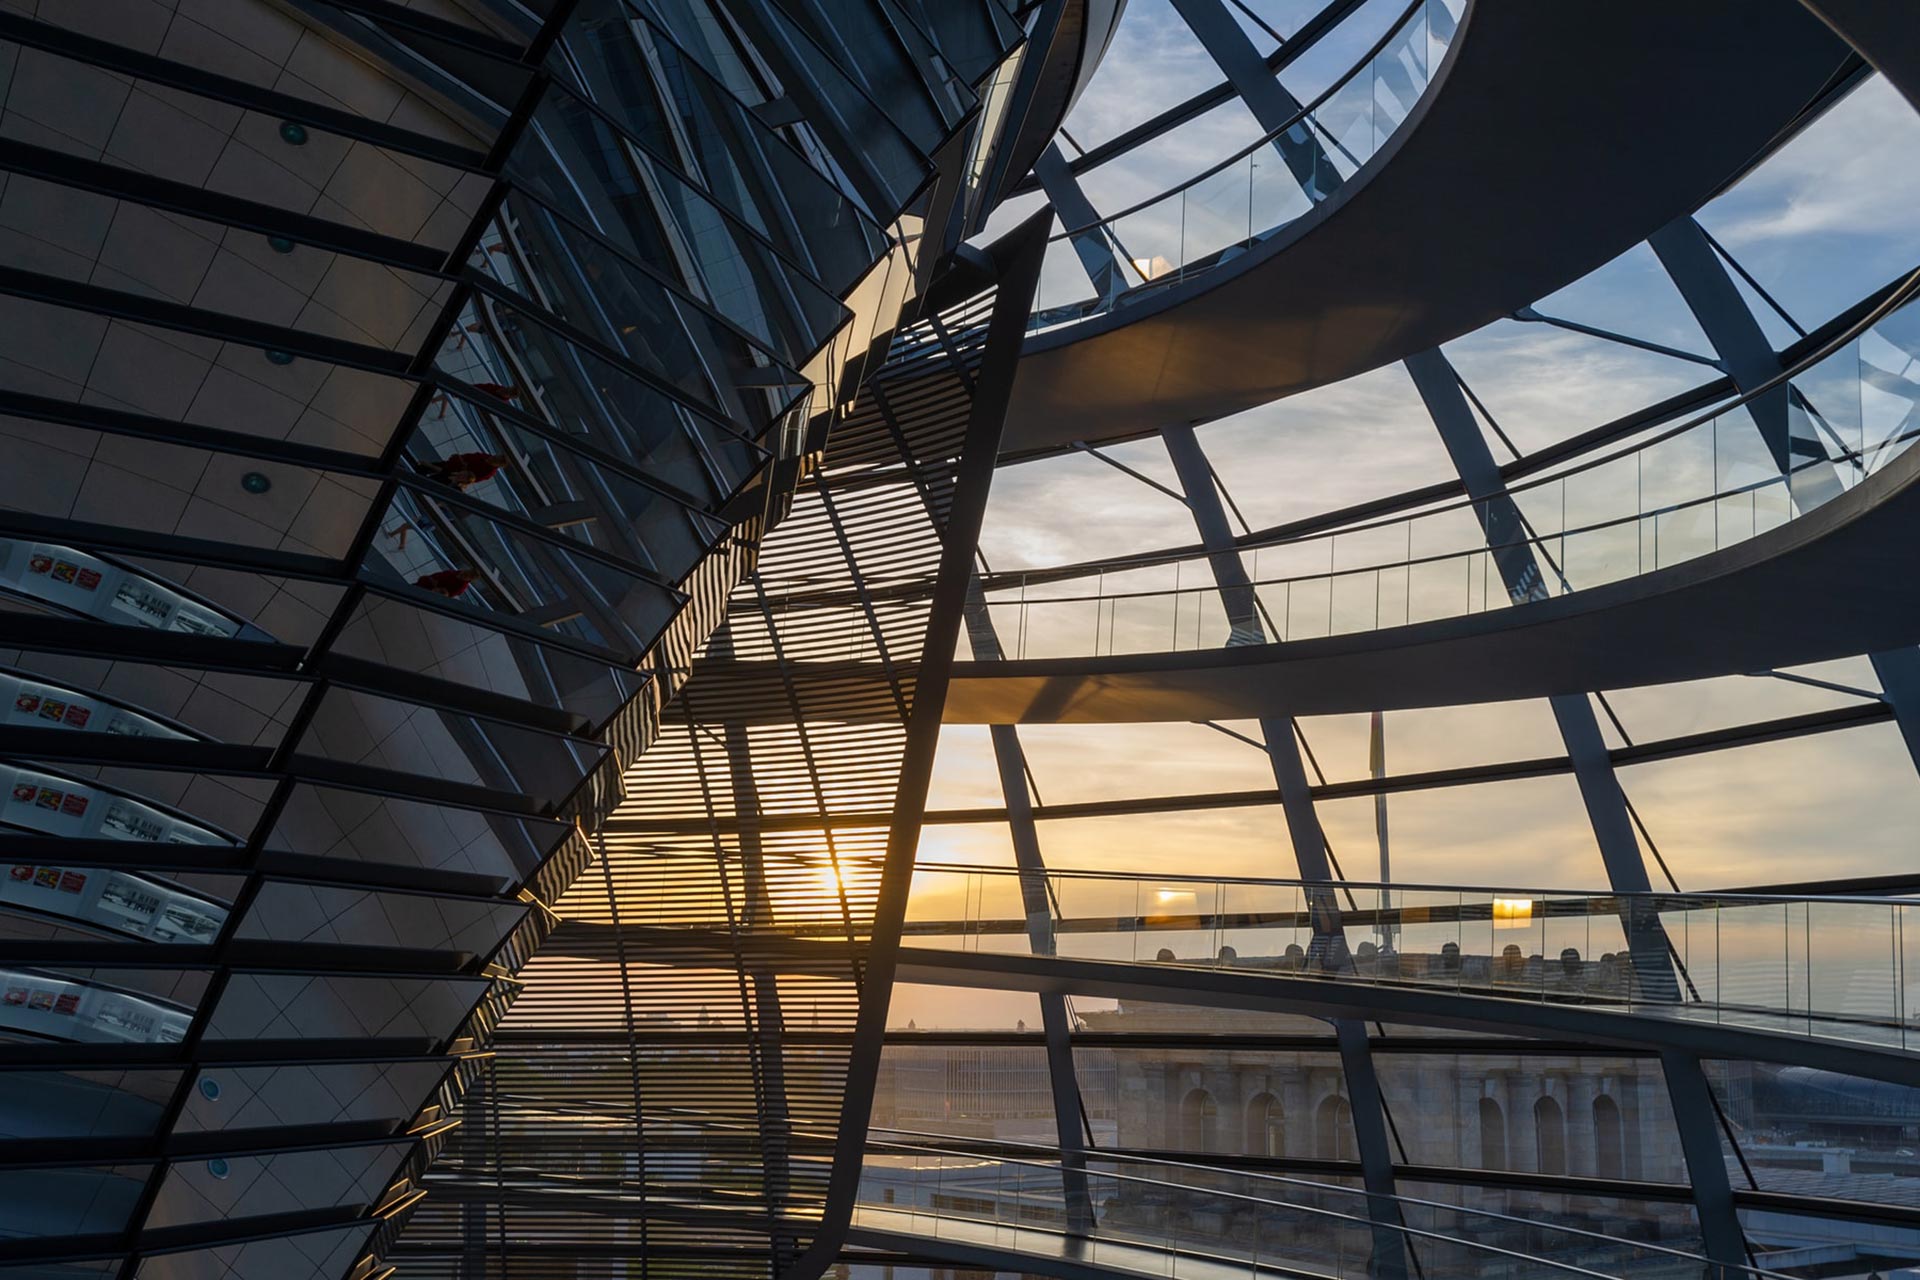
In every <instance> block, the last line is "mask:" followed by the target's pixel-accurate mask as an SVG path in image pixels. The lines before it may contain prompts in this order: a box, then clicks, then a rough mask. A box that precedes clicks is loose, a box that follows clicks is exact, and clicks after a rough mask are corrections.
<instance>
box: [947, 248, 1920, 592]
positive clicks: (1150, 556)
mask: <svg viewBox="0 0 1920 1280" xmlns="http://www.w3.org/2000/svg"><path fill="white" fill-rule="evenodd" d="M1917 297H1920V267H1916V268H1914V269H1913V270H1911V271H1909V272H1908V273H1907V274H1906V275H1905V276H1903V277H1902V278H1901V279H1900V280H1899V281H1898V282H1897V283H1896V284H1895V285H1894V286H1893V287H1892V288H1891V289H1890V290H1889V291H1888V292H1887V294H1886V296H1885V297H1884V298H1882V299H1881V300H1880V301H1879V302H1878V304H1876V305H1875V306H1873V307H1871V308H1869V309H1868V310H1867V311H1865V312H1864V313H1863V314H1862V315H1860V316H1858V317H1856V318H1855V319H1854V321H1853V322H1852V323H1851V324H1848V325H1846V326H1843V327H1842V328H1841V329H1839V330H1838V331H1837V332H1835V333H1834V334H1832V335H1830V336H1829V337H1828V339H1827V340H1826V341H1825V342H1823V343H1821V344H1819V345H1818V346H1816V347H1815V348H1814V349H1813V350H1811V351H1809V352H1806V353H1805V354H1803V355H1802V356H1801V357H1800V359H1798V360H1796V361H1794V362H1793V364H1791V365H1789V366H1787V367H1785V368H1783V369H1781V371H1780V372H1778V373H1776V374H1774V375H1773V376H1772V377H1770V378H1768V379H1767V380H1766V381H1765V382H1763V383H1761V384H1760V385H1759V386H1757V387H1754V388H1753V389H1752V390H1750V391H1746V392H1742V393H1741V394H1739V395H1737V396H1735V397H1734V398H1732V399H1730V400H1726V401H1724V402H1721V403H1718V404H1716V405H1715V406H1714V407H1713V408H1711V409H1708V410H1705V411H1703V412H1700V413H1697V414H1695V415H1693V416H1691V417H1687V418H1683V419H1682V420H1681V421H1679V422H1677V423H1674V424H1673V425H1671V426H1668V427H1665V428H1664V429H1661V430H1659V431H1658V432H1657V433H1655V434H1653V435H1650V436H1646V437H1643V438H1641V439H1639V440H1636V441H1633V442H1631V443H1629V444H1625V445H1621V446H1620V447H1618V448H1615V449H1613V450H1612V451H1611V452H1604V453H1598V454H1597V456H1587V455H1577V456H1576V458H1575V459H1556V462H1560V461H1564V462H1569V463H1571V465H1568V466H1566V467H1565V468H1564V469H1552V464H1549V470H1548V471H1547V473H1546V474H1544V475H1540V476H1535V477H1531V478H1529V479H1526V480H1523V481H1522V482H1520V483H1518V484H1514V485H1510V486H1508V488H1507V490H1506V494H1507V496H1508V497H1517V496H1519V495H1522V494H1525V493H1527V492H1530V491H1532V490H1535V489H1539V488H1541V487H1543V486H1545V485H1549V484H1553V483H1555V482H1557V481H1562V480H1565V479H1567V478H1568V477H1570V476H1574V475H1580V474H1584V473H1586V472H1588V471H1593V470H1596V469H1598V468H1600V467H1603V466H1606V465H1608V464H1609V463H1613V462H1618V461H1620V460H1621V459H1622V458H1626V457H1631V456H1633V455H1634V454H1637V453H1643V452H1645V451H1646V450H1647V449H1650V448H1652V447H1654V446H1655V445H1659V444H1662V443H1664V442H1666V441H1667V440H1670V439H1673V438H1674V437H1676V436H1679V435H1682V434H1685V433H1686V432H1688V431H1691V430H1693V429H1694V428H1696V427H1700V426H1704V425H1706V424H1707V423H1709V422H1712V421H1713V420H1714V419H1716V418H1719V417H1722V416H1724V415H1726V414H1728V413H1732V412H1734V411H1736V410H1739V409H1744V408H1746V407H1748V406H1749V405H1751V404H1753V403H1754V402H1756V401H1758V400H1761V399H1763V398H1764V397H1766V396H1768V395H1770V394H1772V393H1774V392H1776V391H1778V390H1780V389H1781V388H1782V387H1786V386H1789V385H1790V384H1791V383H1792V382H1793V380H1794V379H1795V378H1799V377H1801V376H1803V375H1805V374H1806V373H1808V372H1809V371H1811V370H1812V369H1814V368H1815V367H1816V366H1818V365H1819V364H1821V363H1822V362H1823V361H1825V360H1827V359H1828V358H1830V357H1831V356H1833V355H1834V354H1836V353H1837V352H1839V351H1840V350H1841V349H1843V348H1844V347H1846V346H1847V345H1848V344H1849V343H1851V342H1853V341H1855V340H1856V339H1858V338H1859V337H1860V336H1861V335H1863V334H1865V333H1866V332H1868V331H1869V330H1871V329H1873V328H1874V327H1875V326H1876V325H1879V324H1880V323H1882V322H1884V321H1885V320H1887V319H1888V318H1889V317H1891V316H1892V315H1893V314H1894V313H1895V312H1897V311H1900V310H1902V309H1903V308H1905V307H1906V306H1908V305H1909V304H1910V303H1912V302H1913V301H1914V300H1915V299H1916V298H1917ZM1613 443H1614V442H1613V441H1611V440H1608V441H1603V442H1600V443H1599V444H1597V445H1596V449H1605V448H1606V447H1607V446H1608V445H1610V444H1613ZM1841 460H1842V461H1845V460H1848V459H1846V458H1843V459H1841ZM1821 461H1826V462H1831V461H1834V459H1831V458H1829V459H1823V460H1821ZM1809 465H1818V464H1817V463H1814V464H1809ZM1388 501H1391V499H1388ZM1484 501H1485V500H1484V499H1473V498H1465V499H1460V500H1458V501H1454V502H1451V503H1446V504H1443V505H1440V506H1435V507H1429V508H1427V509H1425V510H1414V511H1408V510H1406V509H1405V508H1400V509H1396V510H1390V511H1387V512H1384V513H1381V514H1380V515H1379V516H1378V517H1377V518H1375V519H1372V520H1370V521H1363V522H1361V523H1358V524H1350V525H1342V526H1339V527H1337V528H1332V529H1321V530H1315V531H1313V532H1311V533H1306V534H1301V535H1296V536H1289V537H1282V538H1275V539H1273V540H1271V541H1263V542H1257V543H1246V544H1243V545H1240V546H1237V547H1236V548H1235V550H1236V551H1240V552H1248V551H1257V550H1261V549H1263V548H1266V547H1282V546H1297V545H1300V544H1302V543H1307V542H1315V541H1319V540H1321V539H1324V538H1328V537H1334V536H1339V535H1342V534H1353V533H1365V532H1369V531H1371V530H1374V529H1380V528H1388V527H1392V526H1393V525H1396V524H1399V523H1402V522H1403V521H1405V520H1410V519H1424V518H1427V517H1432V516H1438V515H1444V514H1447V513H1450V512H1455V511H1469V510H1472V509H1473V508H1474V507H1476V506H1480V505H1482V504H1483V503H1484ZM1412 505H1415V506H1418V505H1419V504H1418V503H1417V502H1416V503H1414V504H1412ZM1206 555H1207V553H1206V552H1205V551H1204V550H1198V551H1195V550H1191V549H1189V550H1186V551H1182V552H1174V553H1167V552H1151V553H1146V554H1143V555H1139V556H1133V557H1121V558H1114V559H1109V560H1101V561H1095V562H1090V563H1088V564H1085V565H1078V566H1062V567H1061V568H1059V569H1052V568H1047V569H1031V570H1006V571H1003V572H1001V573H997V574H982V575H981V587H982V589H983V590H987V591H991V590H994V589H995V586H996V583H997V582H999V581H1004V580H1007V579H1011V578H1016V577H1018V576H1019V575H1020V574H1022V573H1032V574H1046V575H1047V576H1048V580H1050V581H1067V580H1071V579H1072V578H1074V577H1093V576H1096V575H1099V574H1104V573H1117V572H1125V571H1128V570H1132V569H1142V568H1152V567H1155V566H1158V565H1165V564H1174V563H1179V562H1183V561H1195V560H1203V559H1205V558H1206Z"/></svg>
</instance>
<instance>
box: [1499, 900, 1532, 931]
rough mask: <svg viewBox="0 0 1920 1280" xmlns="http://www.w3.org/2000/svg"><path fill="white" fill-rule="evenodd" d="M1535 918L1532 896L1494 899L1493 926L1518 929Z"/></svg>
mask: <svg viewBox="0 0 1920 1280" xmlns="http://www.w3.org/2000/svg"><path fill="white" fill-rule="evenodd" d="M1531 919H1533V899H1532V898H1495V899H1494V900H1493V927H1494V928H1496V929H1518V928H1521V927H1523V926H1524V925H1525V924H1526V923H1527V921H1529V920H1531Z"/></svg>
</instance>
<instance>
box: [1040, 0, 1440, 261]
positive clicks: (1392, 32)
mask: <svg viewBox="0 0 1920 1280" xmlns="http://www.w3.org/2000/svg"><path fill="white" fill-rule="evenodd" d="M1428 2H1429V0H1412V2H1411V3H1410V4H1408V5H1407V7H1406V8H1405V9H1404V10H1402V11H1401V13H1400V16H1399V17H1398V18H1396V19H1394V21H1393V23H1392V24H1391V25H1390V26H1389V27H1388V28H1387V30H1386V31H1385V33H1383V34H1382V35H1381V36H1380V38H1379V39H1377V40H1375V41H1374V42H1373V44H1372V45H1370V46H1368V48H1367V51H1366V53H1364V54H1362V55H1361V57H1360V59H1359V60H1358V61H1357V62H1355V63H1354V64H1353V65H1352V66H1351V67H1349V68H1347V70H1346V71H1344V72H1342V73H1341V75H1340V78H1339V79H1337V80H1335V81H1334V82H1333V83H1332V84H1331V85H1329V86H1327V87H1326V88H1325V89H1323V90H1321V91H1320V93H1319V94H1318V95H1317V96H1315V97H1314V99H1313V100H1312V101H1311V102H1308V103H1306V104H1305V105H1304V106H1302V107H1301V108H1300V109H1299V110H1298V111H1296V112H1294V113H1293V114H1292V115H1290V116H1288V117H1287V118H1286V120H1285V121H1283V122H1282V123H1281V124H1280V125H1279V126H1277V127H1276V128H1274V129H1271V130H1269V131H1268V132H1267V133H1265V134H1263V135H1261V136H1260V137H1258V138H1256V139H1254V140H1253V141H1252V142H1250V143H1248V144H1247V145H1246V146H1244V147H1242V148H1241V149H1240V150H1238V151H1236V152H1234V153H1233V154H1232V155H1230V156H1228V157H1226V159H1224V160H1219V161H1216V162H1214V163H1213V164H1212V165H1210V166H1209V167H1208V168H1206V169H1203V170H1201V171H1200V172H1199V173H1197V174H1195V175H1194V176H1193V177H1191V178H1188V179H1187V180H1186V181H1185V182H1182V183H1179V184H1178V185H1175V186H1171V187H1168V188H1167V189H1166V190H1164V191H1162V192H1160V193H1159V194H1158V195H1153V196H1148V197H1147V198H1146V199H1144V200H1140V201H1138V202H1136V203H1134V204H1132V205H1129V206H1128V207H1127V208H1125V209H1122V210H1121V211H1120V212H1118V213H1109V214H1106V215H1104V216H1102V217H1100V218H1097V219H1095V220H1094V221H1092V222H1089V223H1085V224H1083V225H1081V226H1077V227H1069V228H1067V229H1065V230H1063V231H1057V232H1055V233H1054V234H1052V235H1050V236H1048V237H1047V243H1048V244H1052V243H1054V242H1056V241H1060V240H1066V239H1069V238H1071V237H1073V236H1079V235H1085V234H1086V233H1088V232H1089V231H1097V230H1099V229H1100V228H1102V227H1108V226H1111V225H1112V224H1113V223H1115V222H1118V221H1119V220H1120V219H1122V218H1130V217H1132V216H1133V215H1134V214H1136V213H1141V212H1144V211H1145V210H1147V209H1150V208H1152V207H1153V206H1154V205H1157V204H1160V203H1161V202H1162V201H1165V200H1167V199H1170V198H1171V197H1173V196H1177V195H1184V194H1186V193H1187V192H1188V191H1190V190H1191V189H1193V188H1194V187H1197V186H1199V185H1200V184H1201V183H1202V182H1205V181H1206V180H1207V179H1208V178H1212V177H1215V176H1217V175H1219V174H1221V173H1224V172H1226V170H1227V169H1228V167H1229V166H1232V165H1235V164H1238V163H1239V162H1240V161H1242V160H1245V159H1246V158H1247V157H1248V156H1251V155H1253V154H1254V153H1255V152H1258V151H1259V150H1261V149H1262V148H1263V147H1269V146H1272V145H1273V143H1274V141H1275V140H1276V139H1278V138H1280V137H1282V136H1284V135H1285V134H1287V133H1289V132H1291V131H1292V130H1293V129H1296V128H1298V127H1299V125H1300V123H1301V122H1302V121H1304V120H1305V119H1306V118H1307V117H1308V116H1311V115H1312V114H1313V113H1314V112H1315V111H1318V110H1319V109H1320V108H1321V107H1323V106H1325V105H1326V104H1327V102H1328V101H1329V100H1331V99H1332V97H1333V95H1334V94H1336V93H1338V92H1340V90H1342V89H1344V88H1346V87H1347V86H1348V85H1349V84H1351V83H1352V82H1353V79H1354V77H1355V76H1357V75H1359V74H1360V73H1361V72H1362V71H1363V70H1365V69H1366V68H1367V67H1368V66H1370V65H1371V64H1372V62H1373V60H1374V59H1375V58H1377V57H1379V56H1380V53H1381V51H1382V50H1383V49H1385V48H1386V47H1387V46H1388V45H1389V44H1391V43H1392V42H1393V39H1394V37H1395V36H1397V35H1399V34H1400V33H1401V30H1402V29H1403V28H1404V27H1406V26H1407V24H1408V23H1410V22H1412V21H1413V19H1414V16H1415V15H1416V14H1418V13H1419V12H1420V11H1421V10H1422V9H1423V8H1425V7H1426V5H1427V4H1428ZM1428 83H1429V84H1431V83H1432V81H1431V79H1429V81H1428Z"/></svg>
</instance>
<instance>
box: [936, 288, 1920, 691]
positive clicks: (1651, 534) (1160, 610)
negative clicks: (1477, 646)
mask: <svg viewBox="0 0 1920 1280" xmlns="http://www.w3.org/2000/svg"><path fill="white" fill-rule="evenodd" d="M1917 415H1920V304H1916V303H1915V302H1912V301H1908V302H1905V303H1903V304H1901V305H1899V306H1896V307H1894V308H1892V309H1890V310H1889V311H1888V312H1886V313H1885V314H1884V315H1882V316H1881V317H1880V318H1878V319H1877V320H1875V321H1874V322H1873V323H1872V324H1870V325H1868V326H1866V327H1865V328H1863V329H1862V330H1861V331H1860V332H1859V333H1857V334H1856V335H1855V336H1853V337H1852V338H1851V339H1849V340H1848V341H1846V342H1844V343H1842V344H1840V345H1839V346H1837V347H1836V348H1834V349H1833V350H1831V351H1829V352H1827V353H1826V354H1825V355H1823V356H1822V357H1820V358H1819V359H1818V360H1815V361H1813V362H1812V363H1811V364H1809V365H1808V366H1807V367H1806V368H1805V369H1803V370H1801V371H1800V372H1799V373H1798V374H1796V375H1795V376H1794V377H1793V378H1791V379H1790V380H1788V381H1786V382H1784V383H1782V384H1778V385H1776V386H1774V387H1773V388H1771V389H1769V390H1766V391H1763V392H1761V393H1760V394H1758V395H1755V396H1753V397H1750V398H1748V399H1745V400H1742V401H1740V402H1737V403H1734V404H1731V405H1728V406H1726V407H1724V408H1721V409H1719V410H1718V411H1715V412H1713V413H1710V414H1707V415H1705V416H1703V417H1700V418H1697V419H1694V420H1691V421H1688V422H1684V423H1681V424H1679V425H1677V426H1672V427H1667V428H1662V429H1658V430H1656V431H1655V433H1654V434H1652V435H1651V436H1650V437H1643V438H1642V439H1640V440H1638V441H1635V442H1632V443H1630V444H1628V445H1625V446H1622V447H1620V448H1618V449H1615V450H1614V451H1612V452H1609V453H1607V454H1605V455H1603V456H1600V457H1595V458H1589V459H1586V460H1583V461H1580V462H1578V463H1576V464H1573V465H1569V466H1566V467H1563V468H1562V469H1560V470H1559V471H1557V472H1555V473H1554V474H1551V475H1547V476H1543V477H1540V478H1537V479H1531V480H1528V481H1526V482H1524V483H1520V484H1516V485H1514V486H1513V487H1512V488H1511V489H1510V490H1509V492H1508V494H1507V495H1504V496H1502V497H1499V498H1495V499H1492V500H1489V501H1485V502H1456V503H1453V504H1451V505H1448V506H1445V507H1440V508H1436V509H1430V510H1427V511H1423V512H1420V513H1418V514H1415V515H1410V516H1405V517H1400V518H1396V519H1391V520H1382V521H1379V522H1375V523H1369V524H1361V525H1350V526H1347V527H1345V528H1343V529H1340V530H1338V531H1336V532H1332V533H1327V534H1320V535H1315V536H1312V537H1306V538H1301V539H1299V540H1295V541H1290V542H1279V543H1273V544H1268V545H1265V546H1261V547H1257V548H1250V549H1248V550H1246V551H1243V552H1242V553H1241V562H1242V564H1243V565H1244V566H1245V569H1246V571H1247V573H1248V576H1249V579H1250V582H1249V583H1248V585H1246V586H1244V587H1237V588H1230V589H1228V590H1225V591H1223V590H1221V589H1220V587H1219V586H1217V585H1216V583H1215V581H1214V578H1213V574H1212V571H1211V568H1210V566H1209V565H1208V563H1207V562H1206V561H1205V560H1204V559H1202V558H1197V557H1196V558H1194V559H1191V560H1186V561H1180V562H1163V563H1159V564H1155V565H1145V566H1141V567H1137V568H1129V569H1125V570H1124V571H1116V572H1113V573H1102V574H1101V575H1100V576H1098V577H1094V578H1093V579H1092V580H1091V581H1090V580H1089V576H1088V575H1085V574H1082V575H1080V576H1076V577H1071V578H1067V577H1063V576H1062V575H1061V574H1060V573H1059V572H1044V571H1036V572H1033V573H1026V574H1018V573H1015V574H1002V575H998V576H996V577H994V578H991V579H988V580H986V581H985V583H984V584H983V585H984V589H985V599H986V603H987V609H988V614H989V616H990V617H991V619H992V621H993V623H994V629H995V631H996V632H997V634H998V637H999V641H1000V647H1001V650H1002V653H1001V655H1000V656H1003V657H1006V658H1056V657H1085V656H1096V657H1097V656H1102V655H1107V654H1124V653H1157V652H1178V651H1186V650H1195V649H1213V648H1222V647H1230V646H1234V645H1240V644H1254V643H1263V642H1271V641H1290V640H1303V639H1314V638H1318V637H1324V636H1331V635H1341V634H1350V633H1354V632H1362V631H1371V630H1375V629H1377V628H1381V627H1392V626H1401V625H1406V624H1411V623H1418V622H1428V621H1434V620H1437V619H1441V618H1451V617H1459V616H1463V615H1468V614H1477V613H1484V612H1488V611H1491V610H1495V609H1503V608H1507V607H1509V606H1514V605H1521V604H1526V603H1530V602H1532V601H1536V600H1543V599H1547V598H1549V597H1551V596H1555V595H1561V594H1565V593H1567V592H1571V591H1576V590H1580V589H1583V588H1587V587H1595V586H1600V585H1603V584H1606V583H1609V582H1616V581H1620V580H1622V579H1626V578H1632V577H1634V576H1637V575H1639V574H1643V573H1648V572H1651V571H1653V570H1656V569H1664V568H1669V567H1671V566H1673V565H1676V564H1680V563H1683V562H1685V561H1688V560H1692V559H1695V558H1697V557H1699V556H1703V555H1706V554H1709V553H1711V552H1714V551H1718V550H1722V549H1725V548H1727V547H1730V546H1734V545H1736V544H1738V543H1741V542H1744V541H1746V540H1748V539H1750V538H1753V537H1755V536H1756V535H1759V534H1762V533H1765V532H1767V531H1769V530H1771V529H1776V528H1778V527H1780V526H1782V525H1784V524H1786V523H1788V522H1790V521H1792V520H1794V519H1796V518H1797V517H1799V516H1801V515H1804V514H1806V513H1807V512H1809V511H1812V510H1815V509H1817V508H1819V507H1820V506H1822V505H1824V504H1825V503H1827V502H1830V501H1831V500H1833V499H1834V498H1835V497H1838V496H1839V495H1840V494H1842V493H1845V492H1846V491H1848V490H1849V489H1851V488H1853V487H1854V486H1856V485H1858V484H1860V483H1861V482H1863V481H1864V480H1866V479H1867V478H1868V477H1870V476H1872V475H1874V474H1875V473H1876V472H1878V471H1880V470H1881V469H1883V468H1884V467H1885V466H1886V465H1887V464H1888V463H1890V462H1891V461H1892V460H1893V459H1895V458H1897V457H1898V456H1900V454H1901V453H1902V452H1904V451H1905V449H1906V448H1907V446H1908V445H1909V444H1910V443H1911V442H1912V440H1913V438H1914V436H1915V433H1916V432H1920V416H1917ZM1770 440H1771V441H1774V442H1775V445H1769V443H1768V442H1769V441H1770ZM1776 448H1777V449H1778V453H1776ZM1490 529H1491V530H1493V531H1494V534H1493V537H1492V538H1491V539H1490V537H1489V533H1488V531H1489V530H1490ZM1502 530H1505V531H1510V532H1506V533H1502V532H1501V531H1502ZM1490 541H1492V542H1493V545H1492V546H1489V542H1490ZM1167 579H1171V580H1172V584H1173V585H1172V586H1171V587H1170V588H1168V587H1163V586H1158V585H1155V586H1135V585H1133V584H1136V583H1144V582H1148V581H1157V582H1164V581H1166V580H1167ZM974 656H975V657H976V658H979V659H990V658H991V657H992V656H994V655H991V654H984V653H976V654H975V655H974Z"/></svg>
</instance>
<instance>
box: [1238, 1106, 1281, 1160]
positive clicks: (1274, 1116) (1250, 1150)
mask: <svg viewBox="0 0 1920 1280" xmlns="http://www.w3.org/2000/svg"><path fill="white" fill-rule="evenodd" d="M1246 1145H1247V1154H1248V1155H1250V1156H1283V1155H1285V1154H1287V1116H1286V1113H1285V1112H1284V1111H1282V1110H1280V1099H1278V1098H1276V1097H1274V1096H1273V1095H1272V1094H1270V1093H1257V1094H1255V1095H1254V1096H1253V1098H1252V1099H1251V1100H1250V1101H1248V1103H1247V1144H1246Z"/></svg>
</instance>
